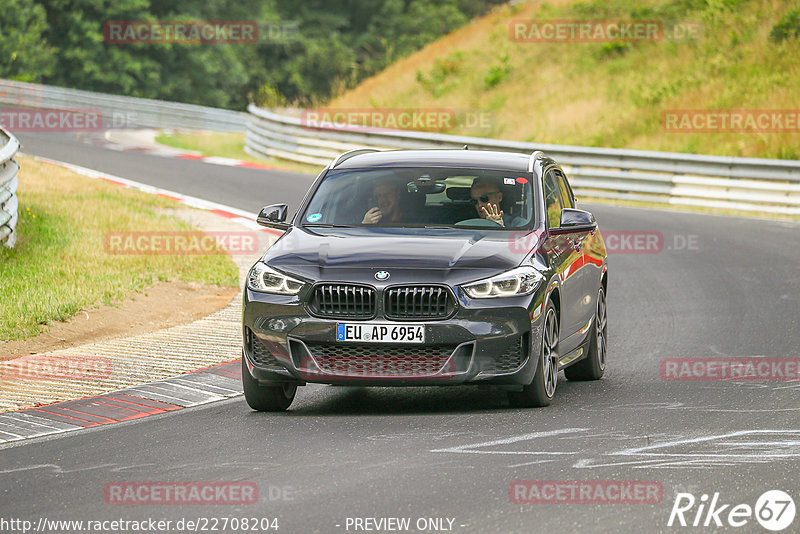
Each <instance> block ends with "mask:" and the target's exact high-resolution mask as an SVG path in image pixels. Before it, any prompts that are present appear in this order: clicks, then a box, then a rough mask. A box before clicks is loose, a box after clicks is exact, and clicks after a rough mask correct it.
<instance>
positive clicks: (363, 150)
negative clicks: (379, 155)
mask: <svg viewBox="0 0 800 534" xmlns="http://www.w3.org/2000/svg"><path fill="white" fill-rule="evenodd" d="M367 152H380V150H378V149H377V148H356V149H354V150H348V151H347V152H344V153H343V154H339V155H338V156H336V157H335V158H333V162H331V169H333V168H334V167H336V166H337V165H338V164H340V163H342V162H344V161H347V160H348V159H350V158H352V157H353V156H358V155H359V154H366V153H367Z"/></svg>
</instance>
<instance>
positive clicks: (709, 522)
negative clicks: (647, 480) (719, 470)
mask: <svg viewBox="0 0 800 534" xmlns="http://www.w3.org/2000/svg"><path fill="white" fill-rule="evenodd" d="M794 516H795V504H794V500H793V499H792V497H791V496H790V495H789V494H788V493H786V492H785V491H781V490H770V491H765V492H764V493H762V494H761V496H760V497H759V498H758V499H757V500H756V504H755V506H750V505H749V504H744V503H742V504H736V505H732V504H724V503H723V502H722V501H721V500H720V494H719V492H716V493H714V495H713V496H712V497H711V498H709V496H708V494H705V493H704V494H703V495H701V496H700V498H699V499H697V498H696V497H695V496H694V495H693V494H691V493H678V494H677V495H676V496H675V503H674V504H673V505H672V511H671V512H670V514H669V520H668V521H667V526H669V527H672V526H681V527H686V526H693V527H709V526H711V527H722V526H730V527H734V528H739V527H743V526H745V525H748V524H752V523H751V521H752V520H753V518H755V520H756V521H757V522H758V524H760V525H761V526H762V527H764V528H765V529H767V530H771V531H773V532H778V531H781V530H784V529H785V528H787V527H788V526H790V525H791V524H792V523H793V522H794Z"/></svg>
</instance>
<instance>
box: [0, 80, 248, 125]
mask: <svg viewBox="0 0 800 534" xmlns="http://www.w3.org/2000/svg"><path fill="white" fill-rule="evenodd" d="M0 104H2V105H3V106H6V107H8V106H17V107H29V108H45V109H93V110H99V111H100V112H101V113H102V115H103V124H104V125H105V126H106V127H108V128H134V127H152V128H178V129H189V130H215V131H230V132H243V131H244V129H245V128H244V125H245V122H246V120H247V114H246V113H243V112H239V111H230V110H227V109H217V108H209V107H205V106H196V105H194V104H181V103H178V102H165V101H162V100H151V99H148V98H134V97H130V96H118V95H109V94H105V93H93V92H90V91H81V90H78V89H65V88H63V87H53V86H50V85H40V84H35V83H25V82H15V81H10V80H3V79H0ZM3 106H0V108H2V107H3Z"/></svg>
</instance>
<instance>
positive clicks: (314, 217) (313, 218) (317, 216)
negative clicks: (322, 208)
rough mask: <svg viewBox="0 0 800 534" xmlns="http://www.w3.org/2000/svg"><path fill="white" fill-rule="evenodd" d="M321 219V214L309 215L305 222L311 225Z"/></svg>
mask: <svg viewBox="0 0 800 534" xmlns="http://www.w3.org/2000/svg"><path fill="white" fill-rule="evenodd" d="M321 218H322V214H321V213H312V214H311V215H309V216H308V217H306V220H307V221H308V222H312V223H313V222H317V221H318V220H320V219H321Z"/></svg>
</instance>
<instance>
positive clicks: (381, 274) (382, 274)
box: [375, 271, 389, 280]
mask: <svg viewBox="0 0 800 534" xmlns="http://www.w3.org/2000/svg"><path fill="white" fill-rule="evenodd" d="M388 279H389V271H378V272H377V273H375V280H388Z"/></svg>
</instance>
